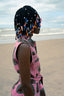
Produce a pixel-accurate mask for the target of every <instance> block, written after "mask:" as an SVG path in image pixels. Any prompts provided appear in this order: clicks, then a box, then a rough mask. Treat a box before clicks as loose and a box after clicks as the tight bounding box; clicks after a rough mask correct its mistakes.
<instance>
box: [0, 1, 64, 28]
mask: <svg viewBox="0 0 64 96" xmlns="http://www.w3.org/2000/svg"><path fill="white" fill-rule="evenodd" d="M24 5H30V6H32V7H33V8H35V9H36V10H37V12H38V13H39V15H40V17H41V18H42V24H41V25H42V26H41V27H42V28H43V29H45V28H64V0H0V28H12V29H13V28H14V16H15V13H16V11H17V10H18V9H19V8H21V7H23V6H24Z"/></svg>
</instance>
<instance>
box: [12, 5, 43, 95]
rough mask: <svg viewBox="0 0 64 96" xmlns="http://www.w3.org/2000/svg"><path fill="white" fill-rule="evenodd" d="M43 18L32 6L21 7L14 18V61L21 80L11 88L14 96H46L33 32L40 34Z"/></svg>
mask: <svg viewBox="0 0 64 96" xmlns="http://www.w3.org/2000/svg"><path fill="white" fill-rule="evenodd" d="M40 23H41V19H40V16H39V14H38V13H37V11H36V10H35V9H33V8H32V7H31V6H24V7H22V8H20V9H19V10H18V11H17V12H16V14H15V18H14V26H15V31H16V39H17V40H16V43H15V47H14V51H13V63H14V67H15V70H16V71H17V73H18V74H19V80H18V81H17V82H16V83H15V84H14V86H13V87H12V89H11V95H12V96H45V91H44V88H43V77H42V75H41V74H40V62H39V57H38V55H37V49H36V42H35V41H33V40H32V39H31V37H32V36H33V33H35V34H39V31H40Z"/></svg>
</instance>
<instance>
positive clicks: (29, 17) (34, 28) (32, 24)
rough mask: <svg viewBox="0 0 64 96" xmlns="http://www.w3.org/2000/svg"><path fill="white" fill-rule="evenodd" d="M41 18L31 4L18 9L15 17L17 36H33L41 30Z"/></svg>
mask: <svg viewBox="0 0 64 96" xmlns="http://www.w3.org/2000/svg"><path fill="white" fill-rule="evenodd" d="M40 24H41V19H40V16H39V14H38V13H37V11H36V10H35V9H34V8H32V7H31V6H27V5H26V6H24V7H22V8H20V9H19V10H17V12H16V14H15V17H14V27H15V31H16V37H17V38H19V37H22V36H23V35H27V36H32V35H33V33H35V34H38V33H39V31H40V26H41V25H40Z"/></svg>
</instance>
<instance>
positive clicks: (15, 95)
mask: <svg viewBox="0 0 64 96" xmlns="http://www.w3.org/2000/svg"><path fill="white" fill-rule="evenodd" d="M23 40H26V41H27V42H30V40H31V39H25V38H23V39H22V40H21V41H20V39H17V41H16V43H15V46H14V51H13V63H14V67H15V70H16V71H17V73H18V74H19V80H18V81H17V82H16V83H15V84H14V85H13V87H12V89H11V96H24V93H23V90H21V91H19V88H20V87H21V85H22V83H21V78H20V72H19V66H18V65H19V62H18V60H17V56H16V52H17V48H18V46H19V45H20V44H22V42H23ZM30 49H31V57H32V60H31V63H30V73H31V78H30V79H31V85H32V89H33V92H34V96H40V94H41V91H42V90H43V89H44V88H43V77H42V75H41V74H40V62H39V57H38V55H37V52H36V43H35V44H34V47H33V46H31V45H30Z"/></svg>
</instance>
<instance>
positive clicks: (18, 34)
mask: <svg viewBox="0 0 64 96" xmlns="http://www.w3.org/2000/svg"><path fill="white" fill-rule="evenodd" d="M27 23H28V20H27V18H25V23H24V25H23V26H21V24H20V23H18V24H17V25H16V37H18V38H19V37H22V33H23V31H26V35H27V36H29V35H32V34H33V33H34V29H35V28H38V29H40V27H41V19H39V16H38V15H37V17H36V20H35V24H33V23H32V24H30V26H29V27H27ZM18 25H19V27H18V28H17V26H18Z"/></svg>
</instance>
